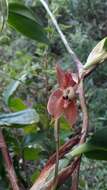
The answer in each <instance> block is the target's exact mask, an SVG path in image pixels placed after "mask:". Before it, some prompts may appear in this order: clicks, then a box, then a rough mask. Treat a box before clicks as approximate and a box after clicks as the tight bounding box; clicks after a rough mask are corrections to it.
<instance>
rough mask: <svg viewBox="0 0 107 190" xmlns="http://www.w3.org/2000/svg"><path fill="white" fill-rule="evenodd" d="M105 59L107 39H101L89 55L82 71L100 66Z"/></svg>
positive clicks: (106, 57)
mask: <svg viewBox="0 0 107 190" xmlns="http://www.w3.org/2000/svg"><path fill="white" fill-rule="evenodd" d="M106 59H107V37H105V38H104V39H102V40H101V41H100V42H99V43H98V44H97V45H96V46H95V47H94V49H93V50H92V52H91V53H90V54H89V56H88V59H87V62H86V64H85V65H84V69H89V68H90V67H93V66H95V65H96V64H100V63H102V62H104V61H105V60H106Z"/></svg>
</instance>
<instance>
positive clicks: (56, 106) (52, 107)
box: [47, 89, 64, 119]
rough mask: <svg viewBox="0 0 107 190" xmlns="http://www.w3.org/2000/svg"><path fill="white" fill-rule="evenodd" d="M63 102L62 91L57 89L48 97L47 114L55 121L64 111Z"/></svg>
mask: <svg viewBox="0 0 107 190" xmlns="http://www.w3.org/2000/svg"><path fill="white" fill-rule="evenodd" d="M63 105H64V101H63V97H62V91H61V90H60V89H57V90H56V91H54V92H53V93H52V94H51V96H50V97H49V101H48V105H47V109H48V112H49V113H50V114H51V115H52V116H53V117H54V118H55V119H56V118H59V117H60V116H61V115H62V113H63V111H64V106H63Z"/></svg>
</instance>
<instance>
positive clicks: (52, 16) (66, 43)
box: [40, 0, 83, 73]
mask: <svg viewBox="0 0 107 190" xmlns="http://www.w3.org/2000/svg"><path fill="white" fill-rule="evenodd" d="M40 2H41V3H42V5H43V6H44V8H45V9H46V11H47V13H48V15H49V16H50V18H51V20H52V22H53V24H54V26H55V28H56V30H57V32H58V33H59V35H60V38H61V40H62V42H63V44H64V46H65V48H66V50H67V51H68V53H69V54H70V55H71V57H72V58H73V60H74V62H75V63H76V65H77V69H78V72H79V73H80V72H81V70H82V68H83V65H82V63H81V62H80V60H79V59H78V57H77V55H76V54H75V52H74V51H73V50H72V49H71V47H70V45H69V43H68V41H67V39H66V37H65V35H64V34H63V32H62V31H61V29H60V27H59V25H58V23H57V20H56V18H55V17H54V15H53V14H52V12H51V10H50V9H49V6H48V5H47V3H46V2H45V0H40Z"/></svg>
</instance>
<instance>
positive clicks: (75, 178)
mask: <svg viewBox="0 0 107 190" xmlns="http://www.w3.org/2000/svg"><path fill="white" fill-rule="evenodd" d="M79 99H80V104H81V110H82V113H83V126H82V131H81V134H82V136H81V139H80V142H79V144H82V143H84V141H85V140H86V135H87V132H88V126H89V119H88V110H87V106H86V101H85V94H84V86H83V79H81V82H80V84H79ZM80 162H81V157H80V160H79V162H78V164H77V167H76V169H75V171H74V174H73V177H72V190H78V181H79V170H80Z"/></svg>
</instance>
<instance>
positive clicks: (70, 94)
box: [63, 87, 75, 101]
mask: <svg viewBox="0 0 107 190" xmlns="http://www.w3.org/2000/svg"><path fill="white" fill-rule="evenodd" d="M74 98H75V91H74V88H73V87H68V88H66V89H65V90H63V99H64V100H69V101H72V100H73V99H74Z"/></svg>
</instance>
